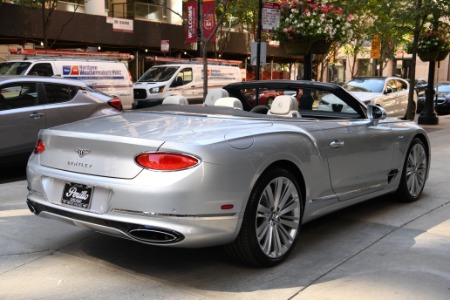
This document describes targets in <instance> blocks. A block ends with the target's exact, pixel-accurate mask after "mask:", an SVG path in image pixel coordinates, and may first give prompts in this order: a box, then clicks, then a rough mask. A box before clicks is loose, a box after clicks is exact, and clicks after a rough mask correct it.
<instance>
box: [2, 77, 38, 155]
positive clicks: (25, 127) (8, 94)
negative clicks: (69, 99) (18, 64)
mask: <svg viewBox="0 0 450 300" xmlns="http://www.w3.org/2000/svg"><path fill="white" fill-rule="evenodd" d="M42 128H45V112H44V106H43V105H42V104H41V103H40V97H39V94H38V87H37V83H36V82H20V81H18V82H15V83H7V84H3V85H1V86H0V139H1V141H2V143H1V147H0V156H9V155H15V154H18V155H19V154H24V153H28V152H29V153H31V151H32V150H33V148H34V145H35V143H36V140H37V136H38V132H39V130H40V129H42Z"/></svg>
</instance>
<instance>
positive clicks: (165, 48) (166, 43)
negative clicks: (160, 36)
mask: <svg viewBox="0 0 450 300" xmlns="http://www.w3.org/2000/svg"><path fill="white" fill-rule="evenodd" d="M169 50H170V43H169V40H161V52H169Z"/></svg>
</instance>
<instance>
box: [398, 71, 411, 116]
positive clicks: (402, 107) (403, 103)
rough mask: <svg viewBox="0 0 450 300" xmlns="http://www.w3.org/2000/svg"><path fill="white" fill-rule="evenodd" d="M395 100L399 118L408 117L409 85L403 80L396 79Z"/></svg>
mask: <svg viewBox="0 0 450 300" xmlns="http://www.w3.org/2000/svg"><path fill="white" fill-rule="evenodd" d="M394 82H395V83H394V84H395V87H396V89H395V93H394V94H395V99H396V111H397V114H398V117H403V116H405V115H406V109H407V108H408V94H409V91H408V84H407V83H406V82H405V81H403V80H401V79H395V80H394Z"/></svg>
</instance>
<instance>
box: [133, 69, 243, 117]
mask: <svg viewBox="0 0 450 300" xmlns="http://www.w3.org/2000/svg"><path fill="white" fill-rule="evenodd" d="M238 81H242V75H241V70H240V69H239V67H237V66H230V65H217V64H216V65H215V64H211V63H208V89H211V88H221V87H223V86H225V85H227V84H229V83H232V82H238ZM173 95H183V96H185V97H186V98H187V100H188V101H189V103H190V104H194V103H202V102H203V64H202V63H197V64H195V63H186V64H184V63H177V64H165V65H158V66H154V67H151V68H150V69H148V70H147V72H145V73H144V75H142V76H141V78H139V80H138V81H137V82H135V84H134V104H133V106H134V107H135V108H142V107H149V106H154V105H157V104H160V103H161V102H162V100H163V99H164V98H166V97H168V96H173Z"/></svg>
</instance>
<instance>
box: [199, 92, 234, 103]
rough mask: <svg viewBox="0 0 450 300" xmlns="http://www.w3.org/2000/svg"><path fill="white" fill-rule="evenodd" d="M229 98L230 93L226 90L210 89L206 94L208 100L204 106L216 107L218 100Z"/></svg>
mask: <svg viewBox="0 0 450 300" xmlns="http://www.w3.org/2000/svg"><path fill="white" fill-rule="evenodd" d="M228 96H229V94H228V92H227V91H226V90H224V89H210V90H209V91H208V94H206V98H205V101H204V103H203V105H204V106H214V102H216V100H217V99H219V98H224V97H228Z"/></svg>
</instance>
